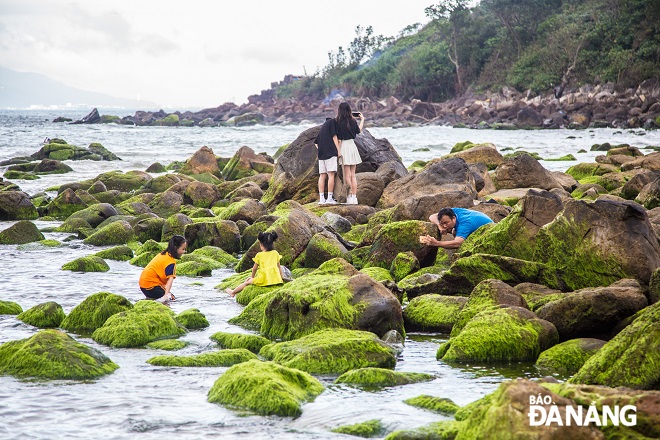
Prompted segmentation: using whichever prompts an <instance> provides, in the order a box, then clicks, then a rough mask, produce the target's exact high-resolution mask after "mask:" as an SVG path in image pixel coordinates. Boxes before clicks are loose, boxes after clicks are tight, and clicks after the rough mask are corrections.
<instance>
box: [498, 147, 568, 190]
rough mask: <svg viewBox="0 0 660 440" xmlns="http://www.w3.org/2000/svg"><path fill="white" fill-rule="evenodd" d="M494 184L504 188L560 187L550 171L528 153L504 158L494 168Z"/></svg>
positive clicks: (548, 188) (549, 188) (547, 188)
mask: <svg viewBox="0 0 660 440" xmlns="http://www.w3.org/2000/svg"><path fill="white" fill-rule="evenodd" d="M495 179H496V185H497V188H499V189H506V188H541V189H545V190H551V189H553V188H562V186H561V184H560V183H559V182H557V180H556V179H555V177H554V176H553V175H552V173H550V171H548V170H546V169H545V168H543V166H542V165H541V164H540V163H539V162H538V161H537V160H536V159H534V158H533V157H532V156H530V155H529V154H521V155H517V156H514V157H511V158H509V159H506V160H505V161H504V162H503V163H502V164H500V165H499V166H498V167H497V169H496V170H495Z"/></svg>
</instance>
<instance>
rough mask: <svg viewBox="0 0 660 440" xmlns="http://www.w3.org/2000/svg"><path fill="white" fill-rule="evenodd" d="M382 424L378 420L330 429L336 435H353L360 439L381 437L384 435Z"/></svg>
mask: <svg viewBox="0 0 660 440" xmlns="http://www.w3.org/2000/svg"><path fill="white" fill-rule="evenodd" d="M385 430H386V428H385V426H384V425H383V422H381V421H380V420H378V419H373V420H367V421H365V422H361V423H355V424H353V425H343V426H338V427H336V428H333V429H331V431H332V432H336V433H338V434H346V435H353V436H356V437H362V438H371V437H381V436H382V435H383V434H384V433H385Z"/></svg>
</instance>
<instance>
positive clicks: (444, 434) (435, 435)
mask: <svg viewBox="0 0 660 440" xmlns="http://www.w3.org/2000/svg"><path fill="white" fill-rule="evenodd" d="M463 425H464V423H463V422H457V421H455V420H446V421H442V422H433V423H429V424H428V425H426V426H422V427H420V428H417V429H411V430H400V431H394V432H392V433H391V434H390V435H388V436H387V437H385V440H426V439H434V440H454V439H456V438H458V437H457V436H458V435H459V433H460V432H461V429H462V428H463Z"/></svg>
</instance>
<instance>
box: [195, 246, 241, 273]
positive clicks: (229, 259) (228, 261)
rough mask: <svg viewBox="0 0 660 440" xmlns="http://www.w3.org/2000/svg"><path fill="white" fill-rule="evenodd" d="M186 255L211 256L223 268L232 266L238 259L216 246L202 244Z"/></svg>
mask: <svg viewBox="0 0 660 440" xmlns="http://www.w3.org/2000/svg"><path fill="white" fill-rule="evenodd" d="M188 255H201V256H204V257H208V258H211V259H213V260H215V261H216V262H217V263H219V264H220V265H221V267H225V268H233V267H234V266H236V263H237V262H238V259H237V258H236V257H234V256H233V255H231V254H229V253H227V252H225V251H224V250H222V249H221V248H219V247H217V246H204V247H201V248H199V249H195V250H194V251H192V253H190V254H188Z"/></svg>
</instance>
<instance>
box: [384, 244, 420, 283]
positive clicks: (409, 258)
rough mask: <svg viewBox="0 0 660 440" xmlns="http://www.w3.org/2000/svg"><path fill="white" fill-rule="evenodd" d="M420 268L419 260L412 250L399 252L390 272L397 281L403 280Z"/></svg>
mask: <svg viewBox="0 0 660 440" xmlns="http://www.w3.org/2000/svg"><path fill="white" fill-rule="evenodd" d="M418 270H419V260H418V259H417V257H416V256H415V254H413V253H412V252H410V251H408V252H399V253H398V254H397V255H396V257H394V260H392V265H391V266H390V272H391V273H392V276H393V277H394V280H395V281H401V280H402V279H404V278H405V277H407V276H408V275H410V274H411V273H415V272H416V271H418Z"/></svg>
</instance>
